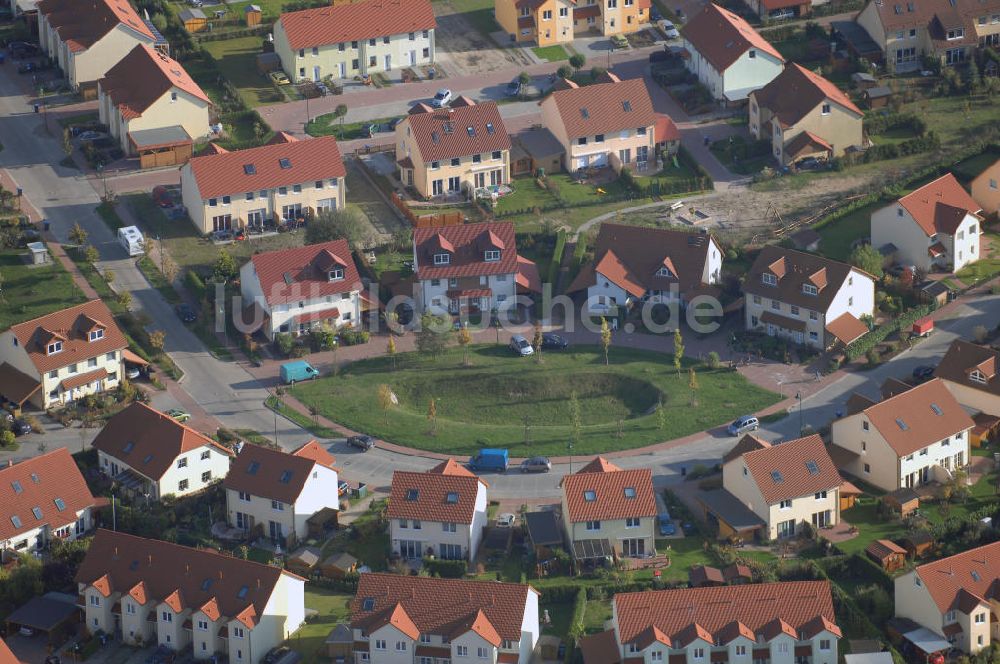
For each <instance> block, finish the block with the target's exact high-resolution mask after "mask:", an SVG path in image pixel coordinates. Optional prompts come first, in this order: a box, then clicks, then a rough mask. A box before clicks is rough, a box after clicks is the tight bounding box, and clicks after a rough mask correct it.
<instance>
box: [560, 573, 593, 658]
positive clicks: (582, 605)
mask: <svg viewBox="0 0 1000 664" xmlns="http://www.w3.org/2000/svg"><path fill="white" fill-rule="evenodd" d="M586 613H587V591H586V590H585V589H584V588H580V589H579V590H577V591H576V598H575V599H574V600H573V617H572V618H570V621H569V634H567V635H566V654H565V655H563V664H570V663H571V662H573V661H574V658H575V656H576V642H577V639H579V638H580V637H581V636H583V629H584V627H583V620H584V616H585V615H586Z"/></svg>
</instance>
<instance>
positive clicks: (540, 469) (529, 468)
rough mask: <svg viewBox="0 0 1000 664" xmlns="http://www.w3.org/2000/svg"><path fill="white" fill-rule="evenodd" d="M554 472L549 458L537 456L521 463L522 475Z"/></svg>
mask: <svg viewBox="0 0 1000 664" xmlns="http://www.w3.org/2000/svg"><path fill="white" fill-rule="evenodd" d="M550 470H552V462H551V461H549V458H548V457H543V456H536V457H531V458H530V459H525V460H524V461H522V462H521V472H522V473H547V472H549V471H550Z"/></svg>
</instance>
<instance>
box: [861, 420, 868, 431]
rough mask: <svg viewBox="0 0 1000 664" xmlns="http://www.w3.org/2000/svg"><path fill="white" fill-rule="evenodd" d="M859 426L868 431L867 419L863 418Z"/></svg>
mask: <svg viewBox="0 0 1000 664" xmlns="http://www.w3.org/2000/svg"><path fill="white" fill-rule="evenodd" d="M861 428H862V429H864V430H865V431H868V420H864V421H862V422H861Z"/></svg>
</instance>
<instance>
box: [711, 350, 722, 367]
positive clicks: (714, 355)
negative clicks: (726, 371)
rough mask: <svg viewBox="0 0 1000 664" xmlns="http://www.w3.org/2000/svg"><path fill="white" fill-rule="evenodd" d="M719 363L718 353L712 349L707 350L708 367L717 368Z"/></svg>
mask: <svg viewBox="0 0 1000 664" xmlns="http://www.w3.org/2000/svg"><path fill="white" fill-rule="evenodd" d="M720 364H721V360H720V359H719V354H718V353H717V352H715V351H714V350H713V351H709V353H708V368H709V369H718V368H719V365H720Z"/></svg>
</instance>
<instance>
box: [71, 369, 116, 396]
mask: <svg viewBox="0 0 1000 664" xmlns="http://www.w3.org/2000/svg"><path fill="white" fill-rule="evenodd" d="M107 377H108V370H107V369H105V368H104V367H101V368H100V369H96V370H94V371H88V372H87V373H81V374H77V375H75V376H72V377H70V378H64V379H63V380H62V382H61V383H60V385H61V387H62V389H64V390H67V391H68V390H72V389H73V388H76V387H80V386H82V385H87V384H89V383H93V382H94V381H97V380H104V379H105V378H107Z"/></svg>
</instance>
